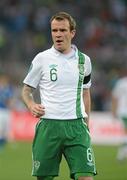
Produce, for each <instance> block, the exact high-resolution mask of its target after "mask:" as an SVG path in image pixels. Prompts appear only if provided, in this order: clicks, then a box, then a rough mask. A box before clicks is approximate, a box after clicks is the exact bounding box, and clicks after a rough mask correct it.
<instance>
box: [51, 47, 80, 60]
mask: <svg viewBox="0 0 127 180" xmlns="http://www.w3.org/2000/svg"><path fill="white" fill-rule="evenodd" d="M71 47H72V48H73V49H74V50H75V57H76V58H78V49H77V47H76V46H75V45H74V44H72V45H71ZM51 50H52V52H53V53H54V54H55V55H56V56H61V55H62V53H61V52H59V51H58V50H56V49H55V48H54V46H52V47H51Z"/></svg>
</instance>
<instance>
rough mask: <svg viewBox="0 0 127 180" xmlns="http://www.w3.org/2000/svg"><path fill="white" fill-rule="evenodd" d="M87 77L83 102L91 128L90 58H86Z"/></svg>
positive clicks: (84, 83)
mask: <svg viewBox="0 0 127 180" xmlns="http://www.w3.org/2000/svg"><path fill="white" fill-rule="evenodd" d="M84 65H85V66H84V68H85V77H84V81H83V102H84V106H85V112H86V114H87V116H88V117H87V119H86V123H87V125H88V126H89V118H90V112H91V93H90V87H91V72H92V65H91V60H90V58H89V57H88V56H85V64H84Z"/></svg>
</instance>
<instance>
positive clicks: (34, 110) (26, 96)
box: [22, 84, 45, 118]
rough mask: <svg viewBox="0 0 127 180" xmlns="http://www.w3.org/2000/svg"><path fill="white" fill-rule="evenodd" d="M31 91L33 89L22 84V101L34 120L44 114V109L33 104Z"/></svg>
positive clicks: (39, 105)
mask: <svg viewBox="0 0 127 180" xmlns="http://www.w3.org/2000/svg"><path fill="white" fill-rule="evenodd" d="M33 90H34V88H33V87H31V86H29V85H26V84H24V86H23V89H22V99H23V101H24V103H25V105H26V106H27V108H28V109H29V111H30V112H31V114H32V115H33V116H34V117H36V118H40V117H41V116H43V115H44V114H45V108H44V107H43V106H42V105H41V104H37V103H36V102H35V100H34V98H33V94H32V93H33Z"/></svg>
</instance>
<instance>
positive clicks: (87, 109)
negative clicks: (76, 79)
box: [83, 88, 91, 127]
mask: <svg viewBox="0 0 127 180" xmlns="http://www.w3.org/2000/svg"><path fill="white" fill-rule="evenodd" d="M83 101H84V106H85V112H86V114H87V116H88V117H87V119H86V123H87V125H88V127H89V117H90V111H91V95H90V89H89V88H88V89H83Z"/></svg>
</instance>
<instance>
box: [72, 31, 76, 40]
mask: <svg viewBox="0 0 127 180" xmlns="http://www.w3.org/2000/svg"><path fill="white" fill-rule="evenodd" d="M75 34H76V30H72V31H71V37H72V38H73V37H74V36H75Z"/></svg>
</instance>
